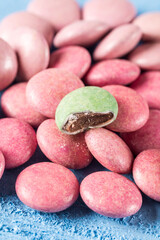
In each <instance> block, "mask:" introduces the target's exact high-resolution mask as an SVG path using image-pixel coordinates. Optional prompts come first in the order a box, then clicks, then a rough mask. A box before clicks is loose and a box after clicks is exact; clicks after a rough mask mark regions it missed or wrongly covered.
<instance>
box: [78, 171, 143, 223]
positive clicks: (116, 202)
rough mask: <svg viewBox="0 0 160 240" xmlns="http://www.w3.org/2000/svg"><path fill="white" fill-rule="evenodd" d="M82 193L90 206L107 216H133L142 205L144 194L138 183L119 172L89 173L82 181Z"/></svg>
mask: <svg viewBox="0 0 160 240" xmlns="http://www.w3.org/2000/svg"><path fill="white" fill-rule="evenodd" d="M80 194H81V197H82V199H83V201H84V202H85V203H86V205H87V206H88V207H89V208H91V209H92V210H93V211H95V212H97V213H99V214H102V215H105V216H107V217H114V218H122V217H127V216H131V215H133V214H135V213H136V212H138V211H139V209H140V208H141V205H142V196H141V193H140V191H139V190H138V188H137V187H136V185H135V184H134V183H133V182H131V181H130V180H128V179H127V178H126V177H123V176H122V175H119V174H117V173H111V172H95V173H92V174H90V175H88V176H87V177H85V178H84V180H83V181H82V183H81V186H80Z"/></svg>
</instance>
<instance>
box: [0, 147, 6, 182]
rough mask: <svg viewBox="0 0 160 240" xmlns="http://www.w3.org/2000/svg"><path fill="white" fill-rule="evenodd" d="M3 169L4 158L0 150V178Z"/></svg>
mask: <svg viewBox="0 0 160 240" xmlns="http://www.w3.org/2000/svg"><path fill="white" fill-rule="evenodd" d="M4 169H5V159H4V156H3V153H2V152H1V151H0V179H1V177H2V175H3V172H4Z"/></svg>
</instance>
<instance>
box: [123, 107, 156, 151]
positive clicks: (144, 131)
mask: <svg viewBox="0 0 160 240" xmlns="http://www.w3.org/2000/svg"><path fill="white" fill-rule="evenodd" d="M159 123H160V111H159V110H150V115H149V119H148V121H147V123H146V124H145V125H144V126H143V127H142V128H141V129H139V130H137V131H135V132H130V133H122V134H121V137H122V138H123V140H124V141H125V142H126V143H127V145H128V146H129V147H130V149H131V151H132V152H133V153H134V154H135V155H137V154H139V153H140V152H142V151H143V150H147V149H152V148H156V149H158V148H160V127H159Z"/></svg>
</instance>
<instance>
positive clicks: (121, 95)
mask: <svg viewBox="0 0 160 240" xmlns="http://www.w3.org/2000/svg"><path fill="white" fill-rule="evenodd" d="M103 88H104V89H106V90H107V91H108V92H110V93H111V94H112V95H113V96H114V97H115V99H116V100H117V103H118V109H119V110H118V116H117V118H116V120H115V121H114V122H113V123H111V124H110V125H108V126H107V128H108V129H110V130H112V131H115V132H133V131H136V130H138V129H140V128H142V127H143V126H144V125H145V124H146V122H147V120H148V118H149V108H148V104H147V102H146V100H145V99H143V98H142V96H140V95H139V94H138V93H137V92H136V91H134V90H133V89H130V88H129V87H124V86H119V85H110V86H105V87H103Z"/></svg>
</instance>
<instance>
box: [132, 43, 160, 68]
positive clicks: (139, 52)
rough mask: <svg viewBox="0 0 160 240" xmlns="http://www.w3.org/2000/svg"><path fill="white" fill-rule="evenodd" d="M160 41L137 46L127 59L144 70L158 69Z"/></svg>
mask: <svg viewBox="0 0 160 240" xmlns="http://www.w3.org/2000/svg"><path fill="white" fill-rule="evenodd" d="M159 55H160V43H145V44H142V45H140V46H138V47H137V48H136V49H135V50H134V51H133V52H132V53H131V54H130V55H129V56H128V59H129V60H130V61H132V62H134V63H135V64H137V65H138V66H139V67H140V68H142V69H146V70H160V57H159Z"/></svg>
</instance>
